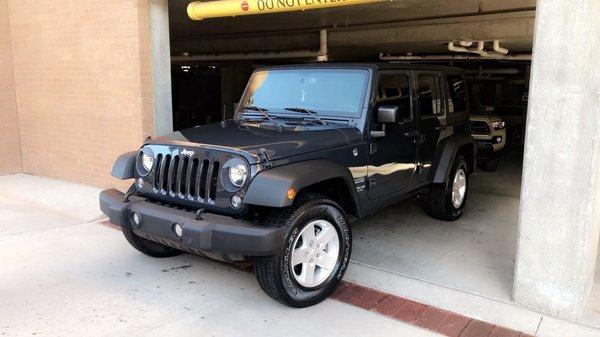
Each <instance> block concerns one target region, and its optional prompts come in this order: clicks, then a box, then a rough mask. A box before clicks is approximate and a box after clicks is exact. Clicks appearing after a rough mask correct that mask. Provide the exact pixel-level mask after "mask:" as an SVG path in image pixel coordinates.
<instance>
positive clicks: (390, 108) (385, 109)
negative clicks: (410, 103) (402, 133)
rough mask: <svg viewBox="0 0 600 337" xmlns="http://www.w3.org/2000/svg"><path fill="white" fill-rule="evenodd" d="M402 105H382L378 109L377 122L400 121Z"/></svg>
mask: <svg viewBox="0 0 600 337" xmlns="http://www.w3.org/2000/svg"><path fill="white" fill-rule="evenodd" d="M399 116H400V107H399V106H397V105H382V106H380V107H379V109H377V122H379V123H382V124H387V123H398V122H399V121H400V117H399Z"/></svg>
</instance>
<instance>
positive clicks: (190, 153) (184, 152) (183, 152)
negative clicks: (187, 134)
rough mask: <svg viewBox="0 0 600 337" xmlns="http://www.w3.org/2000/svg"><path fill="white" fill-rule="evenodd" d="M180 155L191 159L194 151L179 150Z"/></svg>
mask: <svg viewBox="0 0 600 337" xmlns="http://www.w3.org/2000/svg"><path fill="white" fill-rule="evenodd" d="M181 154H182V155H184V156H190V157H191V156H193V155H194V151H190V150H186V149H183V150H181Z"/></svg>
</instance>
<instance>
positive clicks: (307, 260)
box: [254, 194, 352, 308]
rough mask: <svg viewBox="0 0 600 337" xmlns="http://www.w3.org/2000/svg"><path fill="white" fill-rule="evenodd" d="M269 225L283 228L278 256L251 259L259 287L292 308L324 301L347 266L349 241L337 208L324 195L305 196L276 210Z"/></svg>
mask: <svg viewBox="0 0 600 337" xmlns="http://www.w3.org/2000/svg"><path fill="white" fill-rule="evenodd" d="M269 222H270V223H271V224H275V225H279V226H285V227H288V228H289V230H288V232H287V235H286V238H285V242H284V245H283V247H282V248H281V250H280V251H279V252H277V253H276V254H275V255H271V256H266V257H256V258H254V273H255V274H256V278H257V280H258V283H259V284H260V286H261V288H262V289H263V290H264V291H265V293H267V295H269V296H270V297H271V298H273V299H275V300H277V301H279V302H281V303H283V304H285V305H288V306H291V307H296V308H304V307H308V306H311V305H315V304H317V303H320V302H321V301H323V300H324V299H326V298H327V297H329V296H330V295H331V294H332V293H333V292H334V290H335V288H336V287H337V286H338V284H339V282H340V281H341V280H342V277H343V276H344V273H345V272H346V268H347V267H348V264H349V262H350V251H351V248H352V237H351V233H350V227H349V226H348V222H347V220H346V215H345V214H344V212H343V210H342V208H341V207H340V206H339V205H338V204H337V203H336V202H334V201H333V200H331V199H328V198H326V197H324V196H321V195H317V194H307V195H304V196H301V197H300V198H299V199H298V200H296V202H294V205H292V206H290V207H288V208H286V209H282V210H281V211H278V212H276V213H275V214H274V215H273V216H272V217H271V219H270V221H269ZM311 273H312V277H311V276H310V275H311ZM307 275H308V276H307Z"/></svg>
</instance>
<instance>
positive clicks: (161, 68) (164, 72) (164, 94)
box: [150, 0, 173, 136]
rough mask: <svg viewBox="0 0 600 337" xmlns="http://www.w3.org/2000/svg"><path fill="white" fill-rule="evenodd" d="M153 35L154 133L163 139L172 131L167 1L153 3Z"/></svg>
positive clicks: (151, 26)
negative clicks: (162, 136)
mask: <svg viewBox="0 0 600 337" xmlns="http://www.w3.org/2000/svg"><path fill="white" fill-rule="evenodd" d="M150 35H151V47H152V92H153V106H154V130H155V134H156V135H157V136H161V135H164V134H167V133H170V132H173V99H172V93H171V44H170V41H169V2H168V0H150Z"/></svg>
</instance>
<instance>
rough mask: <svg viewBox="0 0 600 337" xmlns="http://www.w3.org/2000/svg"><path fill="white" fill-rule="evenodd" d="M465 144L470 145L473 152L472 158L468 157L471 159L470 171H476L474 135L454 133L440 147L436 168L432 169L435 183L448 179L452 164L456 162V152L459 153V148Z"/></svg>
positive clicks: (436, 157)
mask: <svg viewBox="0 0 600 337" xmlns="http://www.w3.org/2000/svg"><path fill="white" fill-rule="evenodd" d="M464 145H470V146H471V149H470V151H472V152H473V154H472V157H471V158H467V159H468V160H469V171H471V172H474V171H475V141H474V140H473V137H471V136H468V135H454V136H452V137H449V138H447V139H445V142H444V144H443V145H442V146H440V147H438V149H440V150H438V152H437V153H436V155H435V161H434V164H435V166H434V168H433V170H431V172H433V174H434V176H433V183H434V184H440V183H444V182H446V181H447V179H448V177H449V175H450V170H451V169H452V164H453V163H454V158H456V154H457V153H458V149H460V148H461V147H463V146H464Z"/></svg>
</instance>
